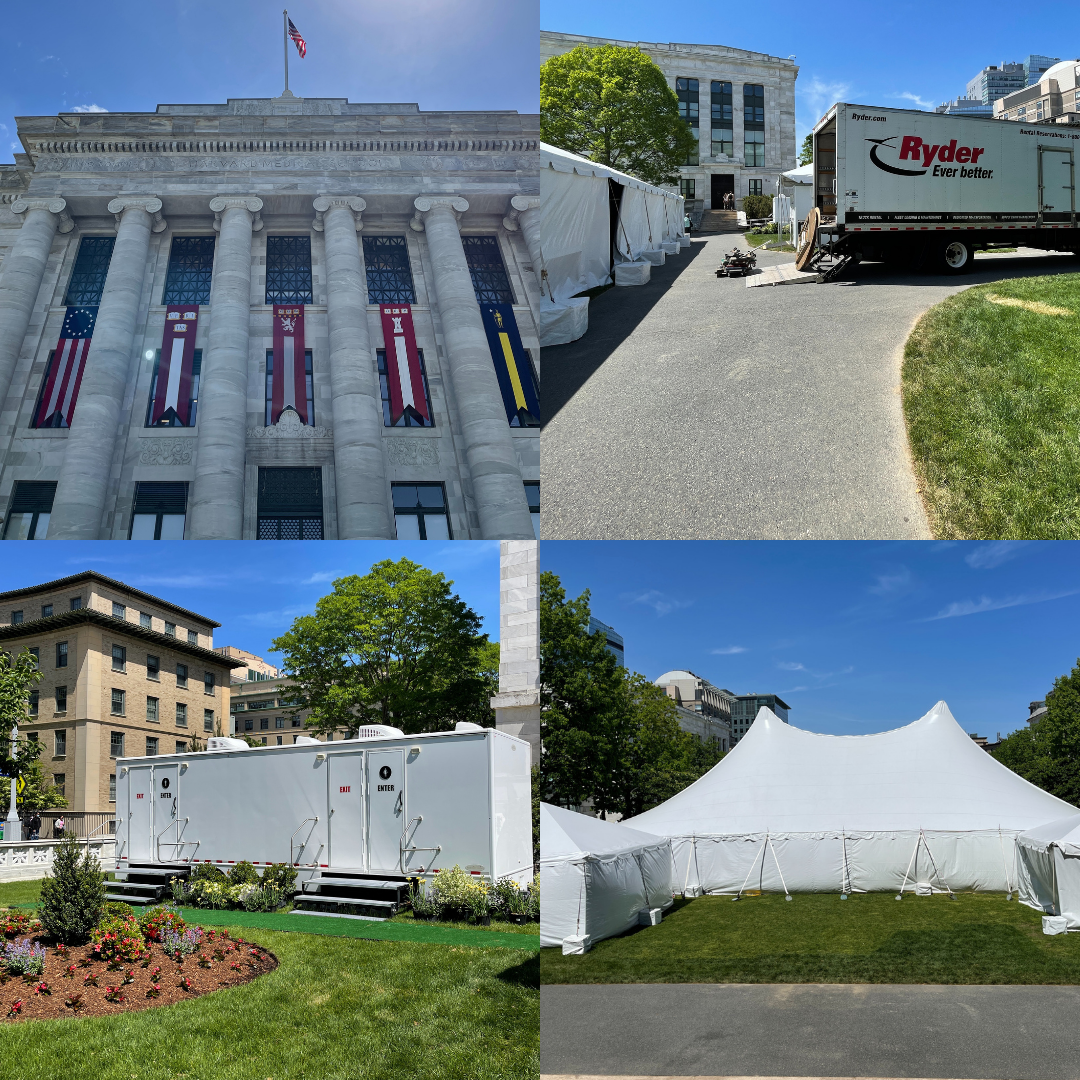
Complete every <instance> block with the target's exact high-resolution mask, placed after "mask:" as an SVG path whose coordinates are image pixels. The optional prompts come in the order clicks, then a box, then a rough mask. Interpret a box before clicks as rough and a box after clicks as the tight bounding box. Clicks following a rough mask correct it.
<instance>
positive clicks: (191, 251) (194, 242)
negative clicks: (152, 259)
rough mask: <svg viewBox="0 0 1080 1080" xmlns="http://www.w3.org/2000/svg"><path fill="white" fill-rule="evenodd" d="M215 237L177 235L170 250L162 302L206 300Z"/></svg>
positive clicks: (208, 300)
mask: <svg viewBox="0 0 1080 1080" xmlns="http://www.w3.org/2000/svg"><path fill="white" fill-rule="evenodd" d="M213 276H214V237H212V236H176V237H174V238H173V242H172V248H171V249H170V250H169V270H168V273H167V274H166V276H165V292H164V293H163V294H162V297H161V302H162V303H163V304H209V303H210V281H211V279H212V278H213Z"/></svg>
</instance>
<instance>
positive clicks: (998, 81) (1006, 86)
mask: <svg viewBox="0 0 1080 1080" xmlns="http://www.w3.org/2000/svg"><path fill="white" fill-rule="evenodd" d="M1058 62H1059V59H1058V57H1055V56H1040V55H1037V54H1035V53H1032V54H1031V55H1030V56H1027V57H1025V59H1024V60H1023V61H1020V62H1015V61H1012V62H1005V61H1002V63H1000V64H997V65H993V64H991V65H990V66H989V67H984V68H983V69H982V71H980V72H979V74H978V75H976V76H975V77H974V78H973V79H970V80H969V81H968V84H967V91H966V93H965V94H964V96H963V97H958V98H954V99H953V100H952V101H946V102H943V103H942V104H941V105H939V106H938V107H937V108H936V109H935V110H934V112H939V113H949V114H951V115H953V116H987V117H990V116H994V115H995V113H994V103H995V102H996V101H997V100H998V99H999V98H1004V97H1008V96H1009V95H1010V94H1014V93H1016V92H1017V91H1019V90H1023V89H1024V87H1027V86H1031V85H1033V84H1034V83H1037V82H1039V80H1040V79H1041V78H1042V77H1043V74H1044V73H1045V72H1046V71H1048V70H1049V69H1050V68H1051V67H1053V65H1054V64H1056V63H1058Z"/></svg>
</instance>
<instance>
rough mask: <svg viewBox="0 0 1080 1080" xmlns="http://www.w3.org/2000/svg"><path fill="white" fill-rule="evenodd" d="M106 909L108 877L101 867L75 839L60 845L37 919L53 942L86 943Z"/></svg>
mask: <svg viewBox="0 0 1080 1080" xmlns="http://www.w3.org/2000/svg"><path fill="white" fill-rule="evenodd" d="M104 907H105V875H104V874H103V873H102V872H101V865H100V863H98V861H97V859H96V858H95V857H94V855H93V854H92V853H91V851H90V848H89V845H87V846H86V847H85V848H84V847H83V845H82V844H80V843H79V841H78V840H76V839H75V837H73V836H71V837H68V838H67V839H66V840H63V841H61V842H60V844H59V845H57V848H56V852H55V854H54V855H53V868H52V874H50V875H49V876H48V877H46V879H45V881H44V882H43V883H42V886H41V908H40V910H39V911H38V918H40V919H41V925H42V927H43V929H44V930H45V933H46V934H48V936H49V937H51V938H52V939H53V940H54V941H62V942H64V943H65V944H78V943H80V942H83V941H86V939H87V938H88V937H89V936H90V931H91V930H93V929H94V927H95V926H97V924H98V920H99V919H100V918H101V913H102V911H103V910H104Z"/></svg>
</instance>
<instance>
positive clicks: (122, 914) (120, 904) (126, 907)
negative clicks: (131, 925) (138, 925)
mask: <svg viewBox="0 0 1080 1080" xmlns="http://www.w3.org/2000/svg"><path fill="white" fill-rule="evenodd" d="M134 915H135V909H134V908H133V907H132V906H131V905H130V904H125V903H124V901H123V900H109V901H107V902H106V904H105V907H104V908H103V909H102V911H101V918H102V919H103V920H104V919H108V918H110V917H112V918H116V919H126V918H128V917H129V916H131V917H134Z"/></svg>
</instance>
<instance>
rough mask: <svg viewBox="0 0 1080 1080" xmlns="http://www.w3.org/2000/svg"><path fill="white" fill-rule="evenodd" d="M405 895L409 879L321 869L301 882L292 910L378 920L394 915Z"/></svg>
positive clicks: (407, 895)
mask: <svg viewBox="0 0 1080 1080" xmlns="http://www.w3.org/2000/svg"><path fill="white" fill-rule="evenodd" d="M408 897H409V883H408V882H407V881H406V880H405V879H404V878H386V877H379V876H377V875H374V874H360V873H355V874H352V873H347V872H345V871H342V870H329V871H320V873H319V874H318V876H316V877H313V878H311V879H310V880H309V881H305V882H303V883H302V886H301V889H300V891H299V892H298V893H297V894H296V897H295V899H294V901H293V910H294V911H295V912H298V913H303V914H307V915H346V916H351V917H353V918H357V919H371V920H375V921H381V920H384V919H389V918H391V917H393V916H394V915H396V914H397V913H398V909H399V908H400V907H401V906H402V905H403V904H404V903H405V902H406V901H407V900H408Z"/></svg>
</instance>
